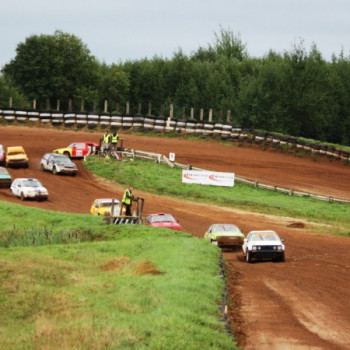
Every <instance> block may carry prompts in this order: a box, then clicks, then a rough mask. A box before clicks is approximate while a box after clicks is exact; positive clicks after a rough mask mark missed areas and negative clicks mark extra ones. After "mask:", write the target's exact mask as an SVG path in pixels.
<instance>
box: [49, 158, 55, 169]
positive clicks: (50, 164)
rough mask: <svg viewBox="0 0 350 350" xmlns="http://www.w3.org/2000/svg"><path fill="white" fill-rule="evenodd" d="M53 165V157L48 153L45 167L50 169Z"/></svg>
mask: <svg viewBox="0 0 350 350" xmlns="http://www.w3.org/2000/svg"><path fill="white" fill-rule="evenodd" d="M54 165H55V157H54V156H53V155H50V156H49V158H48V160H47V169H48V170H50V171H52V169H53V167H54Z"/></svg>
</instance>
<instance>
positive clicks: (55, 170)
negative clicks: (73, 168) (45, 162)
mask: <svg viewBox="0 0 350 350" xmlns="http://www.w3.org/2000/svg"><path fill="white" fill-rule="evenodd" d="M52 174H54V175H57V169H56V167H55V166H54V167H53V168H52Z"/></svg>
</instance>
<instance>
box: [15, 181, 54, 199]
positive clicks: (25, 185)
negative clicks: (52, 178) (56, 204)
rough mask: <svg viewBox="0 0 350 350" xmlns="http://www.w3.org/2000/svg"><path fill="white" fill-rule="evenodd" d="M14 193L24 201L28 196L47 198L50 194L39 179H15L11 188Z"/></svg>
mask: <svg viewBox="0 0 350 350" xmlns="http://www.w3.org/2000/svg"><path fill="white" fill-rule="evenodd" d="M10 190H11V192H12V194H13V195H14V196H16V197H19V198H21V200H22V201H24V200H25V199H27V198H32V199H39V200H45V199H47V197H48V196H49V193H48V191H47V189H46V188H45V187H44V186H43V185H42V184H41V182H40V181H39V180H37V179H32V178H18V179H15V180H14V181H13V182H12V184H11V188H10Z"/></svg>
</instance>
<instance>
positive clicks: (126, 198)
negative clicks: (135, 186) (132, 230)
mask: <svg viewBox="0 0 350 350" xmlns="http://www.w3.org/2000/svg"><path fill="white" fill-rule="evenodd" d="M131 198H132V193H131V191H130V190H129V189H128V188H127V189H126V190H125V192H124V196H123V199H122V202H123V203H124V204H126V205H130V204H131Z"/></svg>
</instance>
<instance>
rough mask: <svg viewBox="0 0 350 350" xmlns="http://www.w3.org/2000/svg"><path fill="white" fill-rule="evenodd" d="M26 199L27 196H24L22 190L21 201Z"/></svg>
mask: <svg viewBox="0 0 350 350" xmlns="http://www.w3.org/2000/svg"><path fill="white" fill-rule="evenodd" d="M25 199H26V197H24V194H23V192H21V201H24V200H25Z"/></svg>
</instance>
